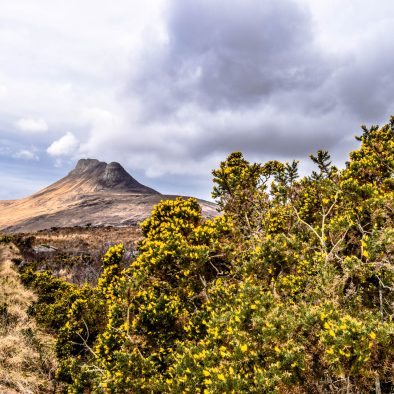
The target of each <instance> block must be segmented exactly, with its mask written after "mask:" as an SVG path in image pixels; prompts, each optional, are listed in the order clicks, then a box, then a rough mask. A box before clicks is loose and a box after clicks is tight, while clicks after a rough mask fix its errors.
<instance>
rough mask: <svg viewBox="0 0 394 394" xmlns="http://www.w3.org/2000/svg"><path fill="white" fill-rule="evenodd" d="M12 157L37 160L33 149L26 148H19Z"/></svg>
mask: <svg viewBox="0 0 394 394" xmlns="http://www.w3.org/2000/svg"><path fill="white" fill-rule="evenodd" d="M12 157H14V158H15V159H24V160H39V157H38V156H37V155H36V154H35V153H34V151H32V150H28V149H21V150H19V151H18V152H16V153H14V154H13V156H12Z"/></svg>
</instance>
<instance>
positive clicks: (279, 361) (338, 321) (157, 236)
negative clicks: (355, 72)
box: [24, 118, 394, 394]
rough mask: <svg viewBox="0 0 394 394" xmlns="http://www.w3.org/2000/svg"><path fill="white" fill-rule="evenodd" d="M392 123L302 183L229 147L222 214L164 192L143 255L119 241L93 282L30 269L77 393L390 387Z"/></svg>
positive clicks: (322, 155)
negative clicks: (207, 215) (126, 258)
mask: <svg viewBox="0 0 394 394" xmlns="http://www.w3.org/2000/svg"><path fill="white" fill-rule="evenodd" d="M393 123H394V119H393V118H392V119H391V123H390V124H389V125H386V126H383V127H382V128H378V127H372V128H371V129H367V128H365V127H363V135H362V136H361V137H360V138H359V140H360V142H361V146H360V148H359V149H358V150H356V151H354V152H351V154H350V161H349V162H348V163H347V165H346V168H345V169H344V170H338V169H337V168H335V167H334V166H332V165H331V159H330V156H329V154H328V152H326V151H318V152H317V154H316V156H314V155H311V159H312V161H313V162H314V163H315V164H316V166H317V170H316V171H313V172H312V174H311V175H310V176H307V177H304V178H301V179H298V169H297V164H298V163H297V162H295V161H294V162H292V163H280V162H277V161H270V162H267V163H265V164H258V163H249V162H248V161H247V160H246V159H245V158H244V157H243V156H242V154H241V153H239V152H235V153H232V154H231V155H230V156H229V157H228V158H227V160H225V161H223V162H222V163H221V164H220V167H219V168H218V169H217V170H214V171H213V176H214V179H213V180H214V183H215V187H214V191H213V196H214V197H215V198H216V199H217V201H218V204H219V207H220V208H221V209H222V215H221V216H219V217H217V218H215V219H213V220H204V219H203V217H202V215H201V210H200V207H199V205H198V203H197V201H196V200H194V199H188V200H184V199H181V198H178V199H176V200H171V201H162V202H161V203H159V204H158V205H157V206H156V207H155V208H154V210H153V212H152V216H151V217H150V218H149V219H147V220H146V221H145V222H144V223H142V225H141V229H142V232H143V235H144V239H143V240H142V241H141V243H140V245H139V255H138V257H137V259H136V260H135V261H133V262H131V264H130V266H129V267H127V268H125V269H124V268H122V264H121V261H122V257H123V254H124V248H123V246H122V245H117V246H114V247H111V248H110V249H109V250H108V252H107V253H106V255H105V256H104V258H103V267H104V272H103V274H102V276H101V278H100V280H99V283H98V286H97V287H95V288H92V287H89V286H86V285H85V286H83V287H81V288H78V287H75V286H72V285H70V284H67V283H65V282H62V281H60V280H58V279H56V278H54V277H52V276H51V275H50V274H48V273H33V272H31V271H27V272H26V273H25V274H24V280H25V283H27V284H30V285H31V286H32V287H33V288H35V289H36V291H37V293H38V301H37V303H36V305H35V306H34V312H35V314H36V316H37V318H38V320H39V321H41V322H42V323H43V324H46V326H47V327H49V328H51V329H53V330H56V332H57V333H58V357H59V358H60V359H61V365H62V367H61V368H60V370H59V379H62V380H63V381H66V382H67V383H68V384H69V392H74V393H82V392H89V390H91V391H93V392H107V393H130V392H138V393H144V392H147V393H148V392H149V393H163V392H171V393H187V392H190V393H204V394H206V393H224V392H228V393H275V392H277V393H283V392H286V393H307V392H312V391H313V390H315V391H316V392H340V391H342V392H371V391H372V390H374V389H375V388H376V387H378V386H379V387H381V389H382V392H383V390H386V391H387V392H390V390H393V389H394V375H393V371H392V365H393V363H394V350H393V349H394V346H393V345H394V325H393V321H392V316H393V315H394V291H393V289H394V266H393V257H394V248H393V245H394V181H393V179H394V171H393V168H394V132H393V128H392V125H393ZM84 390H85V391H84Z"/></svg>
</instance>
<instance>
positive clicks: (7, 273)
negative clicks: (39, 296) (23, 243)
mask: <svg viewBox="0 0 394 394" xmlns="http://www.w3.org/2000/svg"><path fill="white" fill-rule="evenodd" d="M1 241H2V242H0V393H7V394H13V393H26V394H29V393H43V394H45V393H53V392H54V390H56V381H55V379H54V378H55V372H56V368H57V363H56V356H55V352H54V340H53V338H51V337H50V336H49V335H48V334H46V333H44V332H43V331H42V330H41V329H39V328H38V327H37V325H36V323H35V321H34V319H33V318H32V317H30V316H29V315H28V314H27V313H26V311H27V309H28V307H29V305H30V304H31V303H32V302H33V301H34V300H35V296H34V294H33V293H32V291H30V290H26V289H25V288H24V287H23V285H22V283H21V282H20V279H19V275H18V273H17V272H16V271H15V270H14V269H13V267H12V261H11V260H12V259H17V258H19V254H18V251H17V248H16V247H15V246H14V245H13V244H12V243H11V242H7V239H6V238H2V239H1Z"/></svg>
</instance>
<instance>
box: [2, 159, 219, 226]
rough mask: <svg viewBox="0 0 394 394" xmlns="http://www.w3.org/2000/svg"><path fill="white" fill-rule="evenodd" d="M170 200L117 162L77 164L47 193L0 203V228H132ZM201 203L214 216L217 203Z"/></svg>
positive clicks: (90, 160) (38, 193) (46, 191)
mask: <svg viewBox="0 0 394 394" xmlns="http://www.w3.org/2000/svg"><path fill="white" fill-rule="evenodd" d="M174 198H176V196H170V195H162V194H160V193H158V192H157V191H155V190H153V189H151V188H149V187H147V186H144V185H142V184H140V183H139V182H137V181H136V180H135V179H134V178H133V177H132V176H131V175H129V174H128V173H127V172H126V170H125V169H124V168H123V167H122V166H121V165H120V164H119V163H109V164H107V163H104V162H100V161H98V160H95V159H81V160H79V161H78V163H77V165H76V167H75V169H74V170H72V171H71V172H70V173H69V174H68V175H67V176H65V177H64V178H62V179H60V180H59V181H57V182H55V183H53V184H52V185H50V186H48V187H46V188H45V189H43V190H41V191H39V192H37V193H35V194H33V195H31V196H29V197H26V198H23V199H20V200H11V201H0V229H2V230H5V231H10V232H15V231H37V230H42V229H47V228H51V227H71V226H86V225H92V226H103V225H104V226H106V225H112V226H125V225H131V224H136V223H138V222H140V221H142V220H144V219H145V218H146V217H148V216H149V215H150V212H151V210H152V208H153V206H154V205H155V204H157V203H158V202H159V201H160V200H163V199H174ZM199 202H200V205H201V207H202V209H203V213H204V215H206V216H215V215H216V206H215V204H213V203H210V202H207V201H202V200H200V201H199Z"/></svg>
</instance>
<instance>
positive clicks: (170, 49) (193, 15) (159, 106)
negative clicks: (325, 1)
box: [130, 0, 394, 161]
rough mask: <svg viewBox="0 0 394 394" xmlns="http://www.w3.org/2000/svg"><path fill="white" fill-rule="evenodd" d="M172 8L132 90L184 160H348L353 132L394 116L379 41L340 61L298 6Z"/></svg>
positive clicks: (179, 3)
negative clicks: (332, 156)
mask: <svg viewBox="0 0 394 394" xmlns="http://www.w3.org/2000/svg"><path fill="white" fill-rule="evenodd" d="M170 4H171V5H172V6H171V7H170V8H169V11H168V14H167V33H168V40H167V41H166V42H160V43H157V44H156V45H155V44H153V45H151V46H150V47H149V48H147V50H146V51H145V53H144V56H143V61H142V62H141V64H140V66H139V69H138V70H137V72H135V73H134V74H133V78H132V81H131V85H130V87H131V91H132V92H133V94H134V93H137V95H138V97H139V98H140V99H141V103H142V106H143V110H142V112H141V117H140V121H141V124H142V126H144V125H148V124H149V125H152V124H155V123H156V124H163V123H165V124H172V125H173V127H174V130H175V129H176V130H178V131H177V132H174V133H173V135H172V136H171V137H172V143H174V141H175V142H179V143H180V144H181V145H182V146H183V147H184V155H185V156H189V157H191V158H193V159H197V158H201V157H209V156H210V155H211V154H212V155H213V154H216V153H219V154H220V153H222V154H226V153H228V152H230V151H233V150H242V151H244V152H245V153H249V154H251V155H253V156H255V155H260V156H261V157H272V156H276V157H278V158H279V157H281V158H282V157H283V158H292V157H294V156H297V157H302V156H304V157H307V155H308V154H309V153H311V152H315V151H316V150H317V149H328V150H330V151H334V152H337V153H339V154H342V153H343V152H345V151H346V150H347V149H349V148H351V147H352V146H353V142H352V136H353V135H354V134H357V132H358V131H357V129H355V127H354V126H355V125H357V126H358V125H359V124H361V123H364V122H367V123H368V122H372V123H376V122H377V121H385V120H386V119H387V116H388V113H389V111H390V109H391V110H392V104H393V95H392V91H393V87H394V86H393V85H394V78H393V71H392V69H393V68H392V64H393V60H394V59H393V57H394V55H393V53H394V51H392V50H391V51H390V49H392V47H393V44H392V42H391V41H390V40H389V39H386V40H383V42H382V40H381V37H380V35H379V34H377V35H376V36H373V35H371V36H370V37H368V39H365V40H364V42H361V41H360V45H359V46H356V48H355V49H353V50H352V51H349V52H345V53H340V52H338V53H337V54H334V53H333V51H330V52H328V51H326V50H325V48H323V47H321V46H319V45H318V43H317V42H316V41H315V37H316V32H315V31H314V28H315V26H314V25H313V21H312V18H311V15H310V14H309V12H308V9H307V8H305V7H301V6H300V3H296V2H294V1H291V0H264V1H255V0H243V1H241V0H238V1H232V2H228V1H225V0H216V1H210V0H203V1H199V2H195V1H192V0H174V1H173V2H171V3H170ZM366 36H368V35H366ZM345 39H346V37H344V40H345ZM363 45H364V46H363ZM368 51H370V52H369V53H368ZM190 123H193V127H194V129H195V133H194V134H192V135H191V136H190V134H189V133H187V132H186V130H187V128H188V127H189V126H190ZM182 130H184V131H185V132H183V131H182ZM166 150H167V147H163V151H166ZM345 160H346V157H343V161H345Z"/></svg>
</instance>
